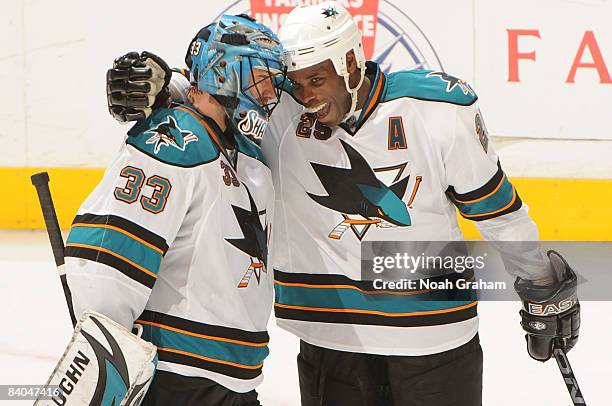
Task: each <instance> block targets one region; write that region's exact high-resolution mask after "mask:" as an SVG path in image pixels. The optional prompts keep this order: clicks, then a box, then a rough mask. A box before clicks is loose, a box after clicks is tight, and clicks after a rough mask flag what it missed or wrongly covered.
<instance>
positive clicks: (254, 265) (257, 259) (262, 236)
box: [225, 186, 268, 288]
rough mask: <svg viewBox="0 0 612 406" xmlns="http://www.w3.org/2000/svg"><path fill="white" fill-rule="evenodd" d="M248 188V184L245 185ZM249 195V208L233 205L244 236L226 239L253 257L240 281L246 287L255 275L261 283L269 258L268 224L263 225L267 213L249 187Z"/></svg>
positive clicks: (239, 285) (241, 286)
mask: <svg viewBox="0 0 612 406" xmlns="http://www.w3.org/2000/svg"><path fill="white" fill-rule="evenodd" d="M245 188H246V186H245ZM246 191H247V194H248V195H249V206H250V208H249V210H246V209H243V208H242V207H238V206H234V205H232V209H233V210H234V215H235V216H236V220H237V221H238V225H239V226H240V230H241V231H242V235H243V236H244V237H243V238H231V239H230V238H226V239H225V241H227V242H228V243H230V244H232V245H233V246H234V247H236V248H238V249H239V250H240V251H242V252H244V253H245V254H247V255H248V256H249V257H250V259H251V264H250V265H249V267H248V269H247V270H246V272H245V273H244V276H243V277H242V279H240V282H238V286H237V287H238V288H246V287H247V286H249V282H250V281H251V278H252V277H253V275H255V279H256V280H257V284H259V282H260V280H261V274H262V272H263V273H267V272H268V271H267V269H266V258H268V226H267V224H266V226H265V227H264V226H262V222H261V218H260V216H261V215H264V216H265V214H266V212H265V210H264V211H262V212H259V211H258V210H257V207H256V206H255V202H254V201H253V197H252V196H251V193H250V192H249V190H248V189H246Z"/></svg>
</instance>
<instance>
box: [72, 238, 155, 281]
mask: <svg viewBox="0 0 612 406" xmlns="http://www.w3.org/2000/svg"><path fill="white" fill-rule="evenodd" d="M64 256H66V257H74V258H83V259H88V260H90V261H94V262H99V263H101V264H104V265H108V266H110V267H112V268H115V269H116V270H117V271H119V272H121V273H122V274H124V275H125V276H127V277H128V278H130V279H133V280H135V281H136V282H139V283H141V284H143V285H144V286H146V287H147V288H149V289H152V288H153V285H155V278H154V277H152V276H150V275H148V274H146V273H144V272H143V271H141V270H140V269H138V268H136V267H135V266H133V265H132V264H130V263H128V262H126V261H124V260H122V259H121V258H118V257H116V256H114V255H111V254H109V253H107V252H104V251H100V250H97V249H93V248H84V247H71V246H67V247H66V250H65V251H64Z"/></svg>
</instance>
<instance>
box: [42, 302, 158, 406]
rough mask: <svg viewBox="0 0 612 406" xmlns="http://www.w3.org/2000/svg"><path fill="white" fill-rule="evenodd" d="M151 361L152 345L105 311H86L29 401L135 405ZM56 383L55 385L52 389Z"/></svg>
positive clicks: (142, 392)
mask: <svg viewBox="0 0 612 406" xmlns="http://www.w3.org/2000/svg"><path fill="white" fill-rule="evenodd" d="M156 367H157V349H156V347H155V346H154V345H153V344H151V343H149V342H147V341H145V340H143V339H141V338H139V337H137V336H136V335H134V334H132V333H130V332H129V331H128V330H126V329H125V328H124V327H123V326H121V325H120V324H118V323H116V322H114V321H113V320H111V319H109V318H108V317H106V316H104V315H102V314H100V313H96V312H93V311H88V312H85V313H84V314H83V317H82V318H81V319H80V320H79V322H78V323H77V325H76V327H75V330H74V334H73V335H72V339H71V340H70V343H69V344H68V348H66V351H65V352H64V355H63V356H62V358H61V359H60V361H59V362H58V364H57V366H56V367H55V370H54V371H53V373H52V374H51V377H50V378H49V380H48V381H47V383H46V385H47V387H48V391H46V392H45V393H53V396H51V397H48V398H44V399H42V398H39V399H38V400H37V401H36V402H35V403H34V405H35V406H43V405H45V406H46V405H50V406H56V405H67V406H85V405H95V406H102V405H115V406H119V405H121V406H136V405H139V404H140V402H141V401H142V398H143V397H144V395H145V393H146V391H147V389H148V387H149V384H150V383H151V380H152V378H153V375H154V373H155V368H156ZM57 388H58V389H57Z"/></svg>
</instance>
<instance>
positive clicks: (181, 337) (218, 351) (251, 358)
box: [142, 324, 270, 367]
mask: <svg viewBox="0 0 612 406" xmlns="http://www.w3.org/2000/svg"><path fill="white" fill-rule="evenodd" d="M142 338H143V339H145V340H147V341H150V342H151V343H153V344H155V345H156V346H157V347H161V348H170V349H174V350H179V351H184V352H188V353H191V354H195V355H199V356H202V357H207V358H211V359H212V360H220V361H227V362H232V363H235V364H239V365H243V366H249V367H254V366H257V365H260V364H261V363H263V361H264V359H265V358H266V357H267V356H268V354H269V352H270V351H269V350H268V346H267V345H264V346H249V345H242V344H238V343H233V342H227V341H218V340H214V339H208V338H203V337H198V336H194V335H188V334H183V333H180V332H178V331H173V330H169V329H165V328H161V327H158V326H153V325H150V324H143V333H142ZM213 362H214V361H213Z"/></svg>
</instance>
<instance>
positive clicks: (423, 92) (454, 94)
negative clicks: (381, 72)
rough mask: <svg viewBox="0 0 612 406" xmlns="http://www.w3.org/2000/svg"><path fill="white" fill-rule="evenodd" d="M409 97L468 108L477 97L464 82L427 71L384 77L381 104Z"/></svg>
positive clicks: (400, 73)
mask: <svg viewBox="0 0 612 406" xmlns="http://www.w3.org/2000/svg"><path fill="white" fill-rule="evenodd" d="M402 97H409V98H414V99H419V100H427V101H437V102H445V103H452V104H458V105H461V106H469V105H472V104H474V102H475V101H476V100H478V97H477V96H476V93H475V92H474V90H473V89H472V88H471V87H470V85H469V84H467V83H466V82H465V81H463V80H461V79H458V78H456V77H453V76H451V75H448V74H446V73H445V72H435V71H428V70H406V71H399V72H394V73H390V74H388V75H387V76H386V84H385V90H384V93H383V96H382V102H383V103H384V102H388V101H391V100H396V99H399V98H402Z"/></svg>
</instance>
